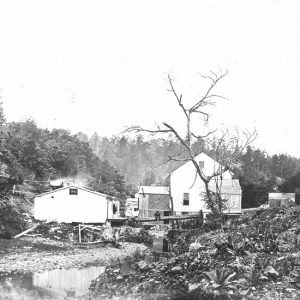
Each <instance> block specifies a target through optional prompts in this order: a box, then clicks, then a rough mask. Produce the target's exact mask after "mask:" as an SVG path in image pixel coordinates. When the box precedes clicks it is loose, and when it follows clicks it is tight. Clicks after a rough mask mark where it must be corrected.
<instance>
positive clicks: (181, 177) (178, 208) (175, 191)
mask: <svg viewBox="0 0 300 300" xmlns="http://www.w3.org/2000/svg"><path fill="white" fill-rule="evenodd" d="M196 160H197V161H198V163H199V161H204V169H203V171H204V174H205V175H206V176H207V175H212V174H213V173H214V172H215V171H216V170H217V169H218V167H219V166H220V165H219V164H218V163H217V162H215V161H214V160H213V159H212V158H210V157H209V156H207V155H206V154H204V153H201V154H199V155H198V156H197V157H196ZM195 175H196V168H195V166H194V165H193V163H192V162H187V163H186V164H184V165H182V166H181V167H179V168H178V169H176V170H175V171H174V172H173V173H172V174H171V177H170V185H171V195H172V197H173V202H174V211H175V212H189V213H196V212H199V211H200V210H203V211H204V210H205V203H204V201H203V193H204V192H205V185H204V183H203V181H202V180H201V179H200V177H199V176H198V175H197V178H196V181H195ZM230 179H232V176H231V174H230V172H229V171H227V172H225V173H224V174H223V180H230ZM184 193H189V205H183V195H184Z"/></svg>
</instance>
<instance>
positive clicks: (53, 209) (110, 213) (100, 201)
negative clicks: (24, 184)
mask: <svg viewBox="0 0 300 300" xmlns="http://www.w3.org/2000/svg"><path fill="white" fill-rule="evenodd" d="M119 212H120V203H119V201H118V200H117V199H115V198H113V197H111V196H108V195H105V194H101V193H98V192H95V191H92V190H90V189H87V188H84V187H77V186H66V187H62V188H59V189H56V190H53V191H50V192H46V193H43V194H40V195H37V196H36V197H35V198H34V217H35V218H36V219H38V220H46V221H57V222H65V223H72V222H78V223H105V222H106V221H107V220H110V219H116V218H119Z"/></svg>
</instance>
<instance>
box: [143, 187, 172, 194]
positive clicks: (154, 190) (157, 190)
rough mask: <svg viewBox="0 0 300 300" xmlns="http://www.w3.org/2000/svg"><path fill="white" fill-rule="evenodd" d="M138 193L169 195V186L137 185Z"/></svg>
mask: <svg viewBox="0 0 300 300" xmlns="http://www.w3.org/2000/svg"><path fill="white" fill-rule="evenodd" d="M138 193H139V194H154V195H169V187H167V186H147V185H143V186H140V187H139V191H138Z"/></svg>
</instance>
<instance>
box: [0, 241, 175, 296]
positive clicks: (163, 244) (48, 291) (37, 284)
mask: <svg viewBox="0 0 300 300" xmlns="http://www.w3.org/2000/svg"><path fill="white" fill-rule="evenodd" d="M169 248H170V244H169V243H168V240H167V239H166V238H165V237H162V236H159V237H155V236H154V237H153V244H152V245H151V246H150V247H149V249H150V251H151V252H152V254H153V256H155V259H160V257H163V256H164V254H166V253H167V252H169V250H170V249H169ZM126 266H127V265H126V263H124V264H123V265H122V267H121V269H126V268H125V267H126ZM104 271H105V266H99V265H91V266H87V267H84V268H81V269H76V268H73V269H68V270H65V269H55V270H50V271H45V272H41V273H38V272H34V273H27V274H21V273H15V274H9V275H7V274H2V275H1V274H0V299H6V300H40V299H41V300H53V299H63V300H65V299H94V298H93V297H92V295H91V292H90V291H89V287H90V285H91V282H92V280H94V279H96V278H97V277H98V276H99V275H100V274H101V273H103V272H104ZM126 298H127V299H134V297H131V295H128V296H127V297H126ZM97 299H99V298H97ZM149 299H151V298H149Z"/></svg>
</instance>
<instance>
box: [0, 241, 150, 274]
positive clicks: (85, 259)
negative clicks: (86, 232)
mask: <svg viewBox="0 0 300 300" xmlns="http://www.w3.org/2000/svg"><path fill="white" fill-rule="evenodd" d="M137 249H140V250H144V249H146V247H145V246H144V245H141V244H134V243H122V246H121V248H119V249H117V248H113V247H111V246H105V247H102V246H99V245H98V246H96V245H94V246H89V247H87V246H78V245H73V244H70V243H65V242H60V241H52V240H47V239H43V238H28V237H26V238H21V239H19V240H0V272H1V273H2V274H3V273H15V272H22V273H27V272H39V271H45V270H52V269H59V268H64V269H70V268H81V267H84V266H86V265H89V264H104V265H105V264H109V262H110V261H111V260H116V259H122V258H124V257H126V256H128V255H133V253H134V252H135V251H136V250H137Z"/></svg>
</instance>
